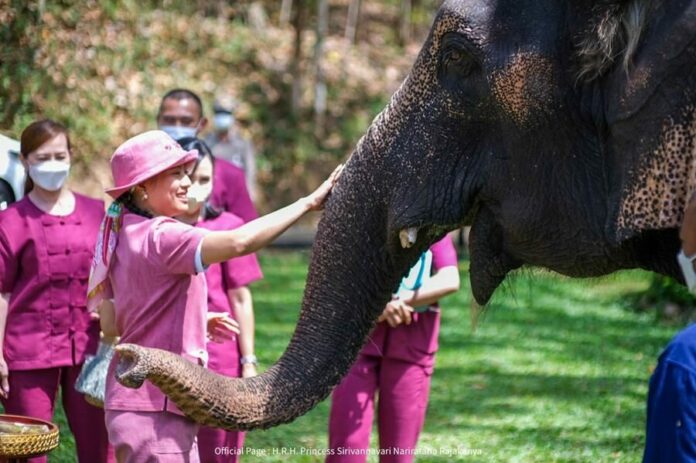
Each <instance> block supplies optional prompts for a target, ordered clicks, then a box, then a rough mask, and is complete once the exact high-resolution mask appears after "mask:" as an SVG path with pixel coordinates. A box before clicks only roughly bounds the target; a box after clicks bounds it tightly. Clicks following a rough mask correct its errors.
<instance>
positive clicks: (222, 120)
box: [213, 113, 234, 131]
mask: <svg viewBox="0 0 696 463" xmlns="http://www.w3.org/2000/svg"><path fill="white" fill-rule="evenodd" d="M233 123H234V116H233V115H232V114H229V113H216V114H215V117H214V118H213V125H214V126H215V129H216V130H220V131H223V130H228V129H229V128H230V127H232V124H233Z"/></svg>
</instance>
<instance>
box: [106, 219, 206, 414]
mask: <svg viewBox="0 0 696 463" xmlns="http://www.w3.org/2000/svg"><path fill="white" fill-rule="evenodd" d="M207 233H208V232H207V231H206V230H203V229H200V228H196V227H192V226H190V225H186V224H183V223H181V222H178V221H176V220H174V219H170V218H166V217H156V218H154V219H147V218H145V217H141V216H139V215H136V214H131V213H126V214H125V215H124V216H123V222H122V228H121V230H120V231H119V236H118V244H117V245H116V249H115V251H114V254H113V256H112V262H111V270H110V272H109V275H110V284H111V291H112V294H113V297H114V306H115V312H116V327H117V329H118V331H119V333H120V335H121V342H122V343H133V344H138V345H140V346H146V347H156V348H158V349H164V350H168V351H170V352H173V353H175V354H177V355H181V356H183V357H184V358H186V359H188V360H190V361H192V362H194V363H199V364H201V365H204V364H205V363H206V360H207V353H206V350H205V342H206V312H207V303H206V298H207V291H206V283H205V277H204V276H203V275H202V274H196V269H195V257H196V250H197V248H198V246H199V244H200V243H201V241H202V239H203V237H204V236H205V235H206V234H207ZM115 364H116V359H114V361H113V362H112V363H111V366H110V371H109V374H108V375H107V380H106V405H105V408H106V409H108V410H130V411H161V410H169V411H173V412H175V413H179V414H181V412H180V411H179V410H178V409H177V408H176V406H174V405H173V404H170V403H168V401H167V400H166V397H165V395H164V394H162V393H161V392H160V391H159V389H157V388H156V387H155V386H153V385H152V384H150V383H149V382H147V381H146V382H145V384H143V386H142V387H140V388H139V389H130V388H126V387H123V386H121V385H120V384H118V382H117V381H116V379H115V378H114V375H113V369H114V368H115Z"/></svg>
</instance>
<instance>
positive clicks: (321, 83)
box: [314, 0, 329, 137]
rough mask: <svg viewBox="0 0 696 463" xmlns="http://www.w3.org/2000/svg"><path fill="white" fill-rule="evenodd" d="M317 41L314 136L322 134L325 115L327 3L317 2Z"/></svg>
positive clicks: (315, 54) (315, 52)
mask: <svg viewBox="0 0 696 463" xmlns="http://www.w3.org/2000/svg"><path fill="white" fill-rule="evenodd" d="M317 10H318V11H317V18H318V20H317V41H316V44H315V47H314V69H315V79H316V81H315V86H314V116H315V123H316V135H317V136H318V137H321V136H322V134H323V133H324V115H325V113H326V79H325V76H324V40H325V39H326V34H327V32H328V29H329V2H328V0H318V1H317Z"/></svg>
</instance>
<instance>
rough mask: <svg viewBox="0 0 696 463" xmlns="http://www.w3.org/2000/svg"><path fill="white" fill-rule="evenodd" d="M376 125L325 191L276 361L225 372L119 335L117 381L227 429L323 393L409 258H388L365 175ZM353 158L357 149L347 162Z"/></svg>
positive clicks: (377, 191) (278, 414)
mask: <svg viewBox="0 0 696 463" xmlns="http://www.w3.org/2000/svg"><path fill="white" fill-rule="evenodd" d="M387 111H388V109H387ZM383 116H384V114H383ZM376 126H379V120H377V121H375V122H374V123H373V125H372V127H371V128H370V130H369V131H368V134H367V135H366V136H365V137H364V138H363V140H362V141H361V143H360V144H359V145H358V148H357V149H356V152H355V153H354V154H353V156H352V158H351V160H350V161H349V162H348V164H347V166H346V169H345V170H344V173H343V176H342V177H341V180H340V181H339V183H338V185H337V186H336V188H334V190H333V192H332V194H331V197H330V198H329V201H328V203H327V207H326V210H325V212H324V216H323V217H322V220H321V223H320V224H319V229H318V231H317V237H316V241H315V245H314V248H313V249H314V252H313V256H312V259H311V264H310V269H309V274H308V277H307V286H306V288H305V295H304V300H303V303H302V312H301V314H300V319H299V321H298V324H297V327H296V330H295V333H294V335H293V337H292V339H291V341H290V344H289V345H288V348H287V350H286V351H285V353H284V354H283V355H282V357H281V358H280V359H279V360H278V362H277V363H276V364H275V365H273V366H272V367H271V368H269V369H268V370H267V371H266V372H264V373H263V374H261V375H259V376H257V377H254V378H248V379H233V378H226V377H222V376H219V375H217V374H214V373H211V372H210V371H207V370H205V369H204V368H202V367H199V366H196V365H193V364H192V363H190V362H188V361H187V360H184V359H182V358H181V357H179V356H176V355H174V354H171V353H169V352H165V351H161V350H156V349H149V348H143V347H139V346H134V345H121V346H119V347H118V353H119V357H120V361H119V365H118V367H117V370H116V376H117V379H118V380H119V382H121V383H122V384H124V385H126V386H129V387H139V386H140V385H141V384H142V382H143V381H144V380H146V379H147V380H149V381H151V382H152V383H153V384H154V385H156V386H157V387H159V388H160V389H161V390H162V391H163V392H164V393H165V394H166V395H167V396H169V397H170V399H171V400H172V401H173V402H174V403H175V404H176V405H177V406H178V407H179V408H180V409H181V410H182V411H183V412H184V413H185V414H186V415H188V416H189V417H190V418H192V419H194V420H195V421H197V422H199V423H201V424H205V425H208V426H214V427H220V428H224V429H230V430H231V429H241V430H244V429H253V428H267V427H271V426H274V425H277V424H281V423H286V422H289V421H292V420H293V419H295V418H297V417H298V416H300V415H302V414H304V413H306V412H307V411H308V410H310V409H311V408H312V407H313V406H315V405H316V404H317V403H318V402H320V401H321V400H323V399H324V398H326V397H327V396H328V395H329V393H330V392H331V390H332V388H333V387H334V386H335V385H336V384H337V383H338V382H339V381H340V379H341V378H342V377H343V375H345V373H346V372H347V370H348V369H349V368H350V366H351V364H352V362H353V361H354V359H355V358H356V356H357V354H358V352H359V350H360V348H361V347H362V345H363V344H364V342H365V339H366V338H367V335H368V333H369V331H370V330H371V329H372V327H373V326H374V324H375V320H376V318H377V317H378V315H379V314H380V313H381V309H382V308H383V307H384V304H385V302H386V301H387V300H388V299H389V297H390V294H391V291H392V290H393V288H395V287H396V285H397V284H398V280H399V278H400V275H401V274H402V273H403V271H404V270H405V269H406V268H408V265H407V262H405V261H404V262H399V263H398V264H396V266H395V264H394V262H393V259H392V258H390V257H389V252H388V251H386V250H387V249H388V248H389V246H388V244H389V242H388V236H389V232H388V224H387V222H388V220H387V217H388V213H387V210H386V209H387V207H386V204H381V205H380V204H379V202H380V201H383V200H381V199H378V198H383V197H385V196H386V195H385V194H383V193H382V192H381V190H383V188H384V187H383V186H380V185H379V183H380V179H379V178H373V177H372V176H373V175H375V174H373V173H372V172H373V171H374V168H375V165H374V164H375V162H377V163H378V162H379V161H378V160H376V159H375V157H376V156H375V151H376V150H379V149H380V146H379V144H380V143H379V142H378V140H381V139H380V138H379V137H378V135H377V134H378V132H379V130H376V129H375V127H376ZM365 157H368V158H369V160H370V162H365V161H366V160H365V159H364V158H365ZM358 158H363V159H362V160H361V161H360V162H356V159H358ZM371 161H374V162H371ZM414 256H415V254H414ZM398 260H400V261H401V260H402V259H398ZM396 267H403V268H396Z"/></svg>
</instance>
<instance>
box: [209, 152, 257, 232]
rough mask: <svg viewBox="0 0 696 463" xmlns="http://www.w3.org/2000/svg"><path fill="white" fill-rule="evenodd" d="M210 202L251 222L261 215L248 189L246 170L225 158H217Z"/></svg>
mask: <svg viewBox="0 0 696 463" xmlns="http://www.w3.org/2000/svg"><path fill="white" fill-rule="evenodd" d="M213 171H214V172H213V177H214V178H213V194H212V195H211V197H210V202H211V203H212V204H213V205H215V206H217V207H219V208H220V209H223V210H225V211H227V212H230V213H232V214H234V215H236V216H237V217H239V218H241V219H242V220H244V222H249V221H250V220H254V219H255V218H257V217H258V216H259V214H258V213H257V212H256V208H255V207H254V203H253V202H252V201H251V197H250V196H249V190H247V186H246V179H245V177H244V170H242V169H240V168H239V167H237V166H235V165H234V164H232V163H231V162H228V161H225V160H224V159H216V160H215V169H213Z"/></svg>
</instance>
